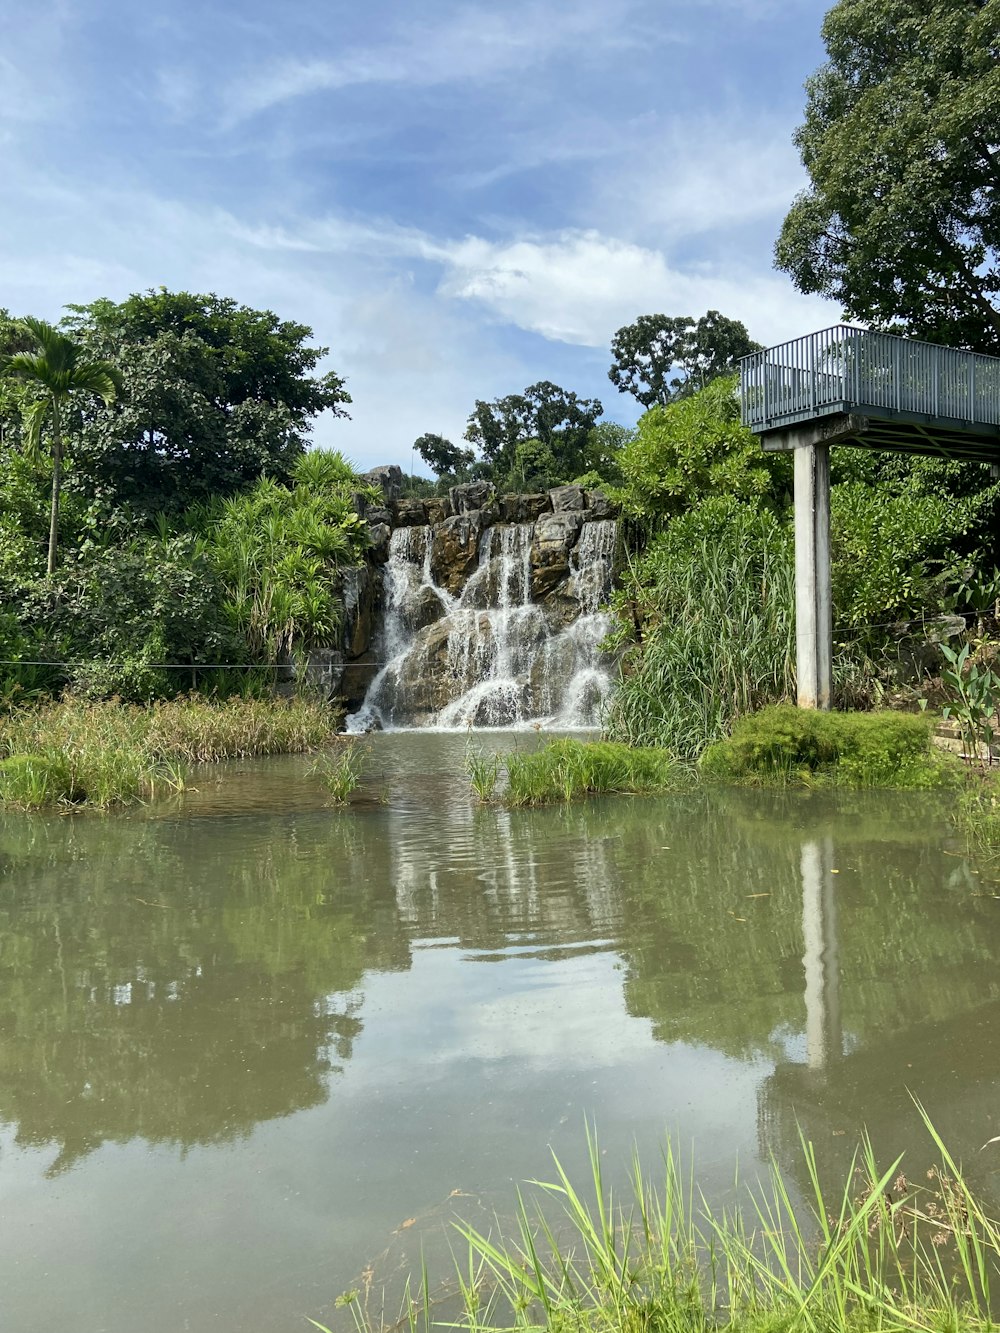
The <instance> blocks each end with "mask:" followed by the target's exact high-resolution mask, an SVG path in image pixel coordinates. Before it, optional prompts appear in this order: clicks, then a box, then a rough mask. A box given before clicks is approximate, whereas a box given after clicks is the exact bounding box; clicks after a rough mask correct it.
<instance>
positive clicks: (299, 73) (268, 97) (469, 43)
mask: <svg viewBox="0 0 1000 1333" xmlns="http://www.w3.org/2000/svg"><path fill="white" fill-rule="evenodd" d="M628 7H629V6H628V4H627V3H626V0H609V2H608V3H605V4H603V5H601V4H597V3H595V0H580V2H579V3H576V4H569V3H557V4H554V5H553V4H551V3H550V4H543V3H537V0H536V2H535V3H520V4H513V5H507V6H504V7H503V8H502V9H495V10H488V9H485V8H483V7H479V6H462V7H459V8H456V9H453V10H452V11H451V12H449V13H447V14H445V15H443V16H440V17H438V18H437V19H435V20H433V21H424V22H418V21H413V20H410V21H409V22H406V23H401V24H398V25H397V26H396V28H395V30H394V31H393V32H392V33H391V34H390V35H389V36H388V37H387V38H386V39H385V40H383V41H381V42H379V43H378V44H374V45H370V46H356V47H354V48H352V49H349V50H348V51H346V52H344V53H343V54H341V55H338V56H337V57H336V58H334V59H329V58H322V57H319V58H317V57H311V56H310V57H303V56H301V55H296V56H286V57H284V58H282V59H279V60H277V61H275V62H273V63H271V64H269V65H265V66H263V67H262V68H257V69H250V70H248V71H246V72H245V73H244V75H243V76H241V78H240V79H239V80H238V81H237V82H234V83H233V84H232V85H231V87H230V88H229V90H228V93H227V95H226V99H225V101H226V113H227V118H228V121H229V122H230V123H235V122H238V121H240V120H243V119H245V118H247V117H248V116H252V115H255V114H257V113H258V112H261V111H264V110H267V109H268V108H271V107H274V106H277V105H279V104H281V103H284V102H288V101H292V100H294V99H297V98H301V97H306V96H309V95H310V94H314V93H317V92H322V91H337V90H342V89H346V88H352V87H360V86H364V85H370V84H406V85H408V86H411V87H433V86H435V85H439V84H452V83H467V82H473V81H476V82H480V81H482V82H489V81H492V80H495V79H497V78H499V77H501V76H503V75H504V74H506V73H508V72H510V71H512V70H518V71H524V70H525V69H527V68H531V67H534V66H538V65H540V64H544V63H545V62H547V61H548V60H550V59H551V58H552V57H553V55H554V54H556V53H558V52H560V51H566V50H568V49H571V48H574V47H578V46H579V44H580V43H581V42H586V41H587V40H588V39H592V38H594V37H595V36H596V35H597V34H598V33H601V34H602V35H603V40H604V42H605V48H606V47H607V45H608V44H611V45H618V46H621V45H623V44H627V43H628V42H629V40H630V39H629V38H628V35H627V30H621V29H619V30H617V31H616V27H615V22H614V20H615V16H616V11H624V10H626V9H627V8H628Z"/></svg>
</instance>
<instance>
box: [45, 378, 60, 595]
mask: <svg viewBox="0 0 1000 1333" xmlns="http://www.w3.org/2000/svg"><path fill="white" fill-rule="evenodd" d="M61 489H62V432H61V430H60V428H59V403H58V401H57V400H56V398H55V397H53V399H52V509H51V511H50V513H49V563H48V573H49V574H50V575H52V574H54V573H55V568H56V544H57V542H58V540H59V492H60V490H61Z"/></svg>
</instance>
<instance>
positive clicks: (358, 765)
mask: <svg viewBox="0 0 1000 1333" xmlns="http://www.w3.org/2000/svg"><path fill="white" fill-rule="evenodd" d="M368 753H369V751H368V749H367V748H366V747H364V746H361V745H359V744H358V743H357V741H353V740H349V741H343V742H342V743H341V744H340V745H339V746H338V748H337V749H336V750H333V751H327V752H326V753H324V754H321V755H319V757H318V758H317V760H316V762H315V763H314V764H313V766H312V768H311V769H310V772H311V773H312V774H313V775H315V776H317V777H318V778H319V779H320V781H321V782H322V783H323V786H324V787H325V788H326V789H327V791H328V792H329V793H330V795H331V796H332V797H333V799H334V801H335V802H336V803H337V805H346V804H347V798H348V797H349V796H350V794H351V792H353V791H357V789H358V787H359V786H360V785H361V778H362V776H363V774H364V765H365V759H366V757H367V755H368Z"/></svg>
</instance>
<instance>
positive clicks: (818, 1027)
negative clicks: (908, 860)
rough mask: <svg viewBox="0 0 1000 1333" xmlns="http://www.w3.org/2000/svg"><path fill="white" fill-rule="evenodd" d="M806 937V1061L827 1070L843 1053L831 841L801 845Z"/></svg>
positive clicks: (835, 900) (803, 957)
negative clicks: (832, 1061)
mask: <svg viewBox="0 0 1000 1333" xmlns="http://www.w3.org/2000/svg"><path fill="white" fill-rule="evenodd" d="M800 864H801V871H802V937H803V943H804V946H805V948H804V952H803V955H802V966H803V969H804V971H805V980H806V990H805V1000H806V1063H807V1064H808V1065H809V1068H810V1069H815V1070H824V1069H826V1067H827V1065H828V1064H829V1062H830V1061H831V1060H835V1059H838V1058H839V1057H840V1056H842V1055H843V1053H844V1037H843V1031H842V1029H841V1025H840V957H839V953H838V948H837V898H836V894H835V893H834V889H833V875H832V873H831V872H832V869H833V845H832V843H831V841H830V839H829V838H824V839H823V841H822V842H807V843H804V844H803V846H802V858H801V863H800Z"/></svg>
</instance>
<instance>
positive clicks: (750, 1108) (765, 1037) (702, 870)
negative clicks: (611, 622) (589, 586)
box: [0, 733, 1000, 1333]
mask: <svg viewBox="0 0 1000 1333" xmlns="http://www.w3.org/2000/svg"><path fill="white" fill-rule="evenodd" d="M475 743H476V745H477V746H478V747H479V748H487V749H489V748H492V747H494V746H495V747H502V746H505V745H509V744H514V743H519V744H522V745H523V744H526V743H529V742H526V741H525V739H524V737H523V736H522V737H520V738H517V739H515V738H514V737H511V736H503V735H487V736H479V737H477V738H476V740H475ZM371 744H372V753H371V755H370V757H369V761H368V762H369V776H368V778H367V779H366V783H365V789H364V791H363V793H362V794H361V796H360V797H359V799H357V800H356V801H355V803H354V804H353V805H352V807H351V808H350V809H348V810H343V809H337V808H334V807H331V806H330V805H328V804H327V803H326V802H327V797H326V793H325V792H324V791H323V788H322V786H321V785H320V784H319V783H318V781H317V779H316V778H315V777H314V776H310V774H309V767H310V762H309V761H308V760H304V759H279V760H268V761H261V762H255V763H249V764H238V765H231V766H228V767H226V768H219V769H208V770H205V771H204V772H203V773H201V774H200V775H199V777H198V779H197V781H196V783H195V786H196V787H198V788H199V789H198V790H196V791H189V792H188V793H187V794H186V796H185V797H184V798H182V799H181V800H180V801H178V802H177V803H171V804H166V805H157V806H153V807H151V808H149V809H146V810H142V811H139V812H136V813H130V814H127V815H119V816H114V817H109V818H102V817H92V816H87V817H84V816H51V817H37V816H33V817H28V816H24V817H16V816H11V815H8V816H5V817H4V818H3V819H2V822H0V1293H2V1294H0V1307H2V1310H3V1316H2V1326H3V1327H4V1328H5V1329H10V1330H12V1333H13V1331H14V1330H16V1331H17V1333H42V1330H45V1333H51V1330H52V1329H53V1328H68V1329H78V1330H81V1333H135V1330H136V1329H139V1328H141V1329H142V1330H143V1331H144V1333H176V1330H181V1329H183V1330H194V1333H207V1331H208V1330H216V1329H234V1330H235V1329H239V1330H241V1333H277V1331H278V1330H288V1329H293V1330H294V1329H302V1330H304V1329H306V1328H307V1327H309V1325H308V1324H307V1323H306V1318H305V1317H306V1315H310V1316H312V1317H314V1318H317V1319H322V1320H327V1321H333V1320H338V1319H339V1320H340V1321H341V1324H343V1321H344V1319H345V1318H346V1316H345V1314H344V1312H339V1313H338V1312H335V1311H334V1310H333V1301H334V1299H335V1298H336V1296H337V1295H338V1294H339V1293H340V1292H342V1291H344V1290H345V1289H348V1288H361V1289H366V1288H369V1289H370V1290H371V1292H372V1293H374V1295H373V1297H372V1299H373V1300H377V1299H378V1293H379V1292H381V1290H382V1289H383V1287H384V1288H385V1289H386V1291H387V1292H389V1293H390V1295H389V1297H388V1300H389V1308H390V1312H394V1308H398V1294H399V1290H400V1287H401V1275H402V1274H404V1273H405V1272H406V1271H413V1270H416V1269H417V1268H418V1267H419V1263H420V1255H421V1252H422V1251H423V1253H425V1254H426V1255H427V1256H428V1261H429V1262H430V1263H431V1264H432V1265H435V1264H439V1265H444V1263H445V1258H444V1257H445V1256H446V1255H447V1251H448V1246H449V1244H452V1243H454V1241H453V1236H454V1233H451V1235H449V1226H450V1223H451V1221H452V1220H453V1219H455V1218H459V1217H464V1218H467V1219H469V1220H470V1221H472V1222H473V1224H475V1225H481V1226H483V1225H485V1226H488V1225H489V1224H490V1219H491V1218H492V1216H493V1213H494V1211H497V1212H499V1213H500V1214H501V1215H504V1214H509V1213H510V1212H511V1210H512V1204H513V1196H514V1183H515V1182H517V1181H520V1180H523V1179H526V1178H529V1177H533V1176H534V1177H538V1176H542V1177H547V1176H549V1175H550V1174H551V1157H550V1149H551V1150H554V1151H555V1152H556V1153H557V1154H558V1155H559V1157H560V1160H562V1161H563V1162H564V1164H565V1165H566V1166H567V1168H568V1169H569V1170H570V1172H571V1173H572V1174H575V1175H577V1176H580V1177H581V1178H582V1176H583V1175H584V1173H585V1171H586V1139H585V1120H589V1121H591V1122H592V1123H593V1124H595V1125H596V1127H597V1132H598V1135H599V1138H600V1144H601V1148H602V1151H603V1153H604V1155H605V1156H604V1160H605V1161H606V1162H607V1163H608V1171H609V1174H611V1175H617V1176H622V1175H623V1174H624V1172H625V1170H626V1169H627V1166H628V1160H629V1157H630V1154H631V1151H632V1146H633V1144H635V1145H637V1146H638V1150H639V1153H640V1155H641V1157H642V1159H643V1161H644V1162H645V1163H647V1164H648V1165H649V1167H650V1169H655V1167H656V1164H657V1161H658V1154H659V1152H660V1150H661V1146H662V1144H663V1142H664V1138H665V1135H666V1134H667V1133H669V1134H670V1136H671V1138H672V1140H673V1141H674V1142H675V1143H676V1144H677V1145H679V1146H680V1148H681V1149H682V1150H684V1151H685V1152H686V1151H687V1150H688V1149H692V1148H693V1152H694V1156H695V1160H696V1166H697V1178H698V1181H699V1183H700V1184H701V1185H702V1187H703V1188H704V1189H705V1191H706V1193H707V1194H708V1195H709V1196H710V1197H712V1198H713V1199H716V1200H720V1201H725V1200H726V1199H727V1198H730V1197H731V1196H732V1188H733V1177H734V1169H735V1167H736V1164H737V1163H739V1165H740V1170H741V1172H742V1173H743V1174H745V1175H753V1173H754V1171H755V1170H757V1168H758V1167H759V1165H760V1164H761V1163H762V1162H765V1161H766V1160H767V1159H768V1157H769V1156H770V1155H772V1154H773V1155H774V1156H775V1157H776V1158H777V1160H778V1161H779V1162H780V1163H781V1165H782V1167H783V1169H784V1170H785V1171H787V1173H788V1175H789V1178H790V1179H791V1180H792V1181H793V1183H794V1182H795V1181H796V1180H798V1181H799V1183H800V1184H802V1183H803V1181H804V1177H803V1175H802V1171H801V1166H800V1158H799V1150H798V1128H797V1126H798V1125H801V1126H802V1129H803V1131H804V1133H805V1134H806V1135H807V1136H808V1137H809V1138H811V1139H812V1140H813V1141H814V1142H815V1143H816V1145H817V1149H818V1152H819V1155H820V1160H821V1163H822V1166H823V1170H824V1172H827V1173H828V1174H829V1177H830V1179H831V1180H833V1181H836V1182H837V1183H839V1181H840V1179H841V1178H843V1176H844V1175H846V1172H847V1169H848V1163H849V1160H850V1154H851V1152H852V1150H853V1148H854V1146H855V1144H856V1142H857V1137H858V1135H859V1133H860V1131H861V1129H862V1127H864V1126H867V1127H868V1129H869V1131H870V1133H871V1135H872V1138H873V1141H874V1143H875V1146H876V1149H877V1151H878V1152H879V1153H880V1154H884V1155H888V1154H895V1153H896V1152H899V1151H902V1150H904V1149H905V1150H906V1151H907V1153H908V1158H907V1160H908V1162H909V1163H910V1165H911V1168H913V1169H919V1168H920V1167H921V1165H924V1166H925V1165H927V1164H928V1163H929V1161H930V1160H931V1157H932V1154H931V1152H930V1149H929V1146H928V1143H927V1139H926V1136H925V1134H924V1131H923V1129H922V1127H921V1126H920V1123H919V1119H918V1117H917V1114H916V1112H915V1110H914V1107H913V1103H912V1100H911V1093H912V1094H913V1095H914V1096H917V1097H919V1098H920V1099H921V1100H922V1101H923V1102H924V1104H925V1105H926V1106H927V1108H928V1110H929V1112H930V1114H931V1116H932V1118H933V1119H934V1121H935V1122H936V1124H937V1125H938V1127H939V1129H940V1130H941V1131H942V1132H943V1134H944V1135H945V1137H946V1139H947V1140H948V1141H949V1143H950V1144H951V1145H953V1147H954V1149H955V1150H956V1151H958V1152H961V1153H962V1154H964V1155H965V1156H966V1158H967V1160H968V1162H969V1164H970V1167H971V1174H972V1178H973V1180H974V1182H975V1183H977V1184H979V1185H980V1186H982V1187H983V1188H985V1189H986V1191H987V1193H988V1194H991V1195H993V1196H995V1195H996V1194H997V1190H996V1181H997V1176H996V1174H995V1173H996V1169H997V1167H998V1166H1000V1158H994V1157H991V1156H990V1154H989V1153H984V1154H980V1153H979V1152H978V1149H979V1147H980V1145H981V1144H982V1143H984V1142H985V1140H986V1139H988V1138H991V1137H992V1136H993V1135H994V1134H996V1133H998V1132H1000V1131H998V1126H997V1117H998V1115H1000V1101H998V1099H997V1095H996V1094H997V1073H996V1071H997V1069H998V1068H1000V1060H998V1056H1000V970H998V968H997V963H996V959H997V957H998V956H1000V897H998V891H1000V883H998V879H1000V871H998V870H996V869H995V868H992V867H991V866H990V865H989V864H988V863H983V864H979V863H977V862H976V861H975V860H972V859H970V858H969V856H968V855H967V853H966V849H965V847H964V844H963V843H962V841H961V840H960V839H959V838H957V837H956V835H955V834H954V833H953V832H952V831H951V829H950V827H949V824H948V822H947V814H946V809H945V807H944V806H943V805H942V804H941V802H940V800H939V799H938V798H930V797H928V798H922V797H916V796H913V795H907V796H905V797H903V796H891V795H886V796H880V797H873V796H872V795H871V794H863V795H853V796H846V795H839V796H837V795H834V794H830V793H826V794H824V793H820V792H807V791H796V792H785V793H774V792H750V791H712V792H709V791H696V792H693V793H685V794H683V795H672V796H667V797H660V798H646V799H634V800H633V799H625V798H617V799H612V800H606V801H593V802H589V803H580V804H574V805H571V806H567V807H559V808H552V809H545V810H537V811H530V810H528V811H515V812H506V811H503V810H499V809H496V808H482V807H478V806H477V805H476V804H475V802H474V800H473V799H472V797H471V795H470V792H469V785H468V779H467V777H466V775H465V771H464V755H465V749H466V745H467V744H468V741H467V739H466V737H464V736H454V735H445V734H433V733H410V734H406V733H399V734H386V735H380V736H375V737H373V738H372V740H371ZM394 1301H395V1302H396V1307H393V1302H394Z"/></svg>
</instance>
